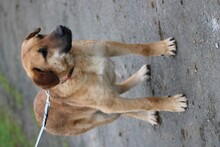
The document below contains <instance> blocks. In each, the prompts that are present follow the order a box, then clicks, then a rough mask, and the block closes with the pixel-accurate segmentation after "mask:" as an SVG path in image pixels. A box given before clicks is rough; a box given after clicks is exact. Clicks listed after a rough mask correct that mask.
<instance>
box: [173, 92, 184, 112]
mask: <svg viewBox="0 0 220 147" xmlns="http://www.w3.org/2000/svg"><path fill="white" fill-rule="evenodd" d="M172 102H173V104H174V107H173V109H174V112H184V111H186V109H187V107H188V99H187V97H186V96H185V95H184V94H177V95H175V96H173V97H172Z"/></svg>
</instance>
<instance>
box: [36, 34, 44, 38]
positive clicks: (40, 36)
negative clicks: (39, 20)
mask: <svg viewBox="0 0 220 147" xmlns="http://www.w3.org/2000/svg"><path fill="white" fill-rule="evenodd" d="M36 37H37V38H40V39H42V38H44V35H42V34H37V35H36Z"/></svg>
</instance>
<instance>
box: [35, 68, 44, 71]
mask: <svg viewBox="0 0 220 147" xmlns="http://www.w3.org/2000/svg"><path fill="white" fill-rule="evenodd" d="M33 70H35V71H38V72H44V71H43V70H42V69H40V68H34V69H33Z"/></svg>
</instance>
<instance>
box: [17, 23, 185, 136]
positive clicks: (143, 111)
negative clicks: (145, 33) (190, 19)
mask: <svg viewBox="0 0 220 147" xmlns="http://www.w3.org/2000/svg"><path fill="white" fill-rule="evenodd" d="M40 31H41V29H40V28H38V29H36V30H35V31H34V32H32V33H30V34H29V35H28V36H27V37H26V38H25V40H24V41H23V43H22V47H21V48H22V49H21V59H22V64H23V67H24V69H25V71H26V73H27V75H28V76H29V77H30V79H31V80H32V81H33V83H35V84H36V85H37V86H38V87H40V88H41V90H40V91H39V92H38V94H37V95H36V97H35V100H34V111H35V115H36V119H37V122H38V123H39V124H41V123H42V119H43V115H44V105H45V102H46V94H45V90H49V92H50V95H51V100H50V105H51V107H50V111H49V114H48V120H47V128H46V131H47V132H49V133H51V134H55V135H64V136H72V135H78V134H81V133H84V132H86V131H88V130H90V129H92V128H95V127H97V126H100V125H104V124H107V123H110V122H112V121H114V120H116V119H118V118H119V117H120V116H128V117H133V118H136V119H140V120H143V121H146V122H148V123H150V124H152V125H157V124H158V123H159V122H158V115H157V113H156V112H157V111H170V112H183V111H185V110H186V108H187V97H186V96H185V95H183V94H177V95H174V96H169V97H168V96H164V97H157V96H152V97H144V98H135V99H126V98H123V97H121V96H120V94H122V93H124V92H126V91H128V90H129V89H131V88H132V87H134V86H136V85H137V84H139V83H141V82H142V81H145V80H147V79H149V78H150V69H149V66H147V65H143V66H142V67H141V68H140V69H139V70H138V71H137V72H136V73H135V74H133V75H132V76H131V77H130V78H128V79H127V80H125V81H122V82H120V83H116V76H115V71H114V63H113V61H111V59H110V58H111V57H114V56H122V55H128V54H136V55H141V56H146V57H147V56H162V55H164V56H175V54H176V41H175V39H174V38H168V39H166V40H163V41H159V42H154V43H144V44H128V43H122V42H115V41H97V40H80V41H72V32H71V30H70V29H69V28H67V27H65V26H62V25H59V26H57V28H56V29H55V30H54V31H53V32H52V33H50V34H40V33H39V32H40Z"/></svg>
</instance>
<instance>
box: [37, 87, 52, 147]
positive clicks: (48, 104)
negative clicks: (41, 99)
mask: <svg viewBox="0 0 220 147" xmlns="http://www.w3.org/2000/svg"><path fill="white" fill-rule="evenodd" d="M45 93H46V95H47V100H46V104H45V108H44V118H43V122H42V126H41V130H40V132H39V135H38V138H37V141H36V143H35V147H37V146H38V144H39V141H40V138H41V136H42V134H43V131H44V129H46V124H47V117H48V112H49V110H50V92H49V90H47V91H45Z"/></svg>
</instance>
